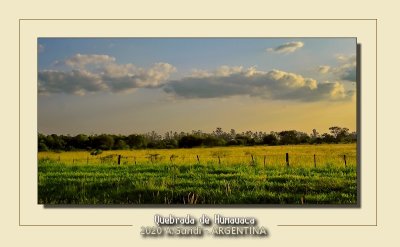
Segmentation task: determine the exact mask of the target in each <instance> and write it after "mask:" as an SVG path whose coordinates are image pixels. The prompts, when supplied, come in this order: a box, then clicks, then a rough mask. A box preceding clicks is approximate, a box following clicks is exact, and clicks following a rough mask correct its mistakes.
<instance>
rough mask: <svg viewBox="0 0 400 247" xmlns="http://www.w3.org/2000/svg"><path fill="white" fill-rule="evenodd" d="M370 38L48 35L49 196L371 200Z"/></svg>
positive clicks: (42, 158)
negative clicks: (365, 130)
mask: <svg viewBox="0 0 400 247" xmlns="http://www.w3.org/2000/svg"><path fill="white" fill-rule="evenodd" d="M360 56H361V45H360V44H358V43H357V37H340V36H332V37H318V36H317V37H309V36H308V37H305V36H303V37H301V36H292V37H290V36H286V37H279V36H275V37H262V36H257V37H235V36H232V37H218V36H214V37H178V36H176V37H38V38H37V63H38V64H37V148H38V150H37V163H38V164H37V181H38V182H37V186H38V187H37V203H38V204H44V205H47V206H51V205H53V206H54V205H59V206H60V205H61V206H68V205H70V206H71V205H125V206H134V205H142V206H143V205H144V206H145V205H158V206H160V207H163V205H164V206H167V205H171V204H172V205H179V206H183V207H184V206H185V205H195V206H203V207H212V206H219V207H224V206H243V207H254V206H259V207H288V206H290V207H293V206H295V207H326V206H328V207H359V206H360V193H359V191H360V166H361V165H362V164H361V163H360V159H359V151H360V150H359V148H358V143H359V140H360V139H359V138H360V127H361V125H360V109H359V106H360V104H359V96H360V88H361V83H362V82H361V78H360V71H361V69H362V68H361V63H360Z"/></svg>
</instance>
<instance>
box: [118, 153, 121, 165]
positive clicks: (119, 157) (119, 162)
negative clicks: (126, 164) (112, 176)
mask: <svg viewBox="0 0 400 247" xmlns="http://www.w3.org/2000/svg"><path fill="white" fill-rule="evenodd" d="M119 164H121V155H118V165H119Z"/></svg>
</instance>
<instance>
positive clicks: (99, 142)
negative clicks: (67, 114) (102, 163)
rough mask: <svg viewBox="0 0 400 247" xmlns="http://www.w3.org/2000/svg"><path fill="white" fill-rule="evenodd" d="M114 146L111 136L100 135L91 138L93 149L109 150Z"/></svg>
mask: <svg viewBox="0 0 400 247" xmlns="http://www.w3.org/2000/svg"><path fill="white" fill-rule="evenodd" d="M113 145H114V138H113V137H112V136H111V135H106V134H102V135H99V136H95V137H94V138H93V148H94V149H102V150H110V149H112V147H113Z"/></svg>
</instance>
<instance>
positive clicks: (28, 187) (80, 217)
mask: <svg viewBox="0 0 400 247" xmlns="http://www.w3.org/2000/svg"><path fill="white" fill-rule="evenodd" d="M377 27H378V26H377V20H375V19H347V20H345V19H329V20H328V19H297V20H295V19H285V20H283V19H280V20H269V19H262V20H260V19H257V20H252V19H241V20H236V19H229V20H228V19H226V20H216V19H214V20H210V19H196V20H195V19H177V20H172V19H168V20H160V19H136V20H117V19H112V20H111V19H108V20H105V19H104V20H103V19H95V20H77V19H62V20H61V19H58V20H56V19H45V20H44V19H43V20H42V19H21V20H19V52H20V53H19V89H20V93H19V109H20V112H19V116H20V126H19V133H20V139H19V147H20V148H19V217H18V219H19V226H50V227H51V226H71V227H79V226H88V227H90V226H100V227H101V226H104V227H130V228H129V229H134V231H135V233H133V234H132V232H131V231H130V230H129V231H127V232H129V234H130V236H129V239H135V238H140V235H139V231H140V226H152V225H154V223H153V216H154V214H161V215H168V214H174V215H176V216H185V215H186V214H191V215H192V216H194V217H200V216H201V215H202V214H208V215H210V216H212V215H213V214H215V213H220V214H223V215H225V216H253V217H256V218H257V219H258V222H259V224H260V225H263V226H265V227H267V228H268V230H269V231H270V232H272V233H273V234H274V237H279V238H285V237H286V236H284V235H280V232H282V230H283V228H287V227H291V226H300V227H305V228H306V227H308V226H316V227H322V226H376V225H377V224H378V213H377V212H378V210H377V207H378V201H377V198H378V196H377V185H378V181H377V172H378V169H377V167H378V164H377V91H376V90H377V56H376V54H377ZM41 37H110V38H111V37H288V38H289V37H356V38H357V43H359V44H361V95H362V97H361V118H360V119H359V121H360V122H361V126H362V132H361V137H362V138H361V140H362V142H361V145H360V147H361V150H360V152H359V153H360V154H361V157H360V158H361V160H362V162H361V180H360V185H361V190H360V193H361V196H360V198H361V202H360V205H361V206H360V207H359V208H304V209H303V208H290V207H289V208H279V207H274V208H251V207H250V208H245V207H240V208H232V207H228V208H226V207H223V206H221V207H220V208H196V207H191V208H189V207H188V208H174V207H167V206H166V207H147V208H142V207H141V208H134V207H131V208H102V207H99V208H90V207H88V208H44V206H43V205H38V204H37V40H38V38H41ZM293 234H294V235H295V233H293ZM205 238H207V237H205ZM230 240H231V241H235V240H234V239H230Z"/></svg>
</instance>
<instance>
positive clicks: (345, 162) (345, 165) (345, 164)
mask: <svg viewBox="0 0 400 247" xmlns="http://www.w3.org/2000/svg"><path fill="white" fill-rule="evenodd" d="M343 159H344V167H347V161H346V155H343Z"/></svg>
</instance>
